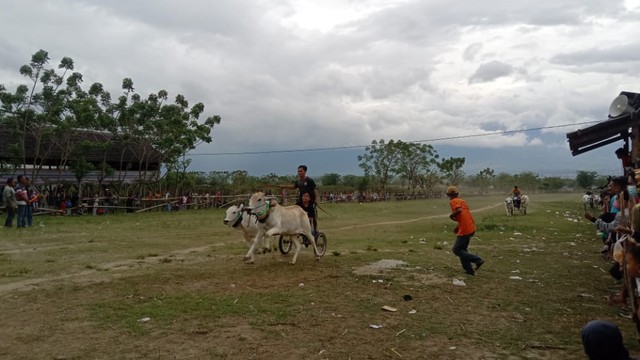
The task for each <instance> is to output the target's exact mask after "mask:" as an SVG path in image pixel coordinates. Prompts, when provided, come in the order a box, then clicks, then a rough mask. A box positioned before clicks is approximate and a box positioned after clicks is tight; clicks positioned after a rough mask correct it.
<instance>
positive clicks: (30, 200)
mask: <svg viewBox="0 0 640 360" xmlns="http://www.w3.org/2000/svg"><path fill="white" fill-rule="evenodd" d="M25 179H26V180H25V181H26V186H25V189H26V190H27V214H26V218H27V226H29V227H31V226H33V207H34V206H37V204H36V202H37V201H38V194H36V192H35V191H34V190H33V189H32V188H31V179H30V178H28V177H25Z"/></svg>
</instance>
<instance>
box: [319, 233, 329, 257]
mask: <svg viewBox="0 0 640 360" xmlns="http://www.w3.org/2000/svg"><path fill="white" fill-rule="evenodd" d="M316 247H317V248H318V256H323V255H324V253H325V252H326V251H327V236H326V235H325V234H324V233H323V232H319V233H318V236H316Z"/></svg>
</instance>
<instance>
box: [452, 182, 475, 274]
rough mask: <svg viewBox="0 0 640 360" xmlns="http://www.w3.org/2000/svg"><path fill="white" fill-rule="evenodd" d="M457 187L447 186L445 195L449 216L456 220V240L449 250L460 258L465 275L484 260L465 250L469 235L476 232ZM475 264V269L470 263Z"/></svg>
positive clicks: (467, 206) (467, 207)
mask: <svg viewBox="0 0 640 360" xmlns="http://www.w3.org/2000/svg"><path fill="white" fill-rule="evenodd" d="M458 194H459V193H458V188H456V187H455V186H449V188H447V196H448V197H449V205H451V214H449V218H450V219H451V220H453V221H457V222H458V226H456V228H455V231H456V235H457V237H456V242H455V244H453V248H452V249H451V251H452V252H453V253H454V254H455V255H456V256H457V257H459V258H460V263H461V264H462V268H463V269H464V271H465V272H466V273H467V275H475V272H476V270H478V269H479V268H480V266H482V264H484V260H483V259H482V258H481V257H480V256H478V255H474V254H471V253H469V252H468V251H467V248H468V247H469V241H470V240H471V237H472V236H473V235H474V234H475V233H476V225H475V221H474V220H473V216H471V211H469V205H467V202H466V201H464V200H462V199H461V198H459V197H458ZM472 263H473V264H476V268H475V270H474V269H473V267H472V266H471V264H472Z"/></svg>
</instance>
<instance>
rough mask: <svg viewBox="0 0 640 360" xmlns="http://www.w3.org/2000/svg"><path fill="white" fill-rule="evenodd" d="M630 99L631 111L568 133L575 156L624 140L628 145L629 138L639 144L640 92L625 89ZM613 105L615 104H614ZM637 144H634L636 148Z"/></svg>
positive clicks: (623, 93) (624, 93)
mask: <svg viewBox="0 0 640 360" xmlns="http://www.w3.org/2000/svg"><path fill="white" fill-rule="evenodd" d="M620 95H624V96H626V97H627V99H628V105H629V107H630V108H629V111H626V112H624V113H623V114H621V115H619V116H616V117H610V118H609V119H608V120H605V121H602V122H600V123H597V124H595V125H592V126H590V127H588V128H584V129H579V130H576V131H573V132H570V133H567V139H568V141H569V148H570V149H571V154H572V155H573V156H576V155H580V154H583V153H585V152H588V151H591V150H594V149H597V148H599V147H602V146H605V145H609V144H612V143H614V142H616V141H620V140H623V141H625V143H626V144H627V145H628V142H629V139H632V140H636V141H632V142H633V143H634V144H637V143H638V141H637V139H635V138H637V137H638V129H639V128H640V111H638V110H639V109H640V94H637V93H632V92H628V91H623V92H621V93H620ZM612 106H613V104H612ZM635 148H636V146H633V149H635Z"/></svg>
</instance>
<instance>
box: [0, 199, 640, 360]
mask: <svg viewBox="0 0 640 360" xmlns="http://www.w3.org/2000/svg"><path fill="white" fill-rule="evenodd" d="M502 200H503V197H470V198H467V201H468V202H469V204H470V206H471V208H472V211H473V214H474V217H475V219H476V223H477V225H478V232H477V234H476V236H477V237H476V238H474V239H473V240H472V241H471V246H470V251H471V252H475V253H478V254H480V255H481V256H482V257H484V258H485V259H486V261H487V262H486V264H485V265H484V266H483V268H482V269H481V270H479V271H478V273H477V275H476V276H475V277H471V276H467V275H464V272H463V271H462V269H461V266H460V264H459V261H458V258H457V257H455V256H454V255H453V254H451V252H450V247H451V245H452V243H453V240H454V235H453V234H452V232H451V230H452V229H453V227H454V225H455V223H454V222H452V221H450V220H449V219H448V217H447V214H448V213H449V208H448V202H447V200H446V199H439V200H428V201H405V202H390V203H375V204H362V205H361V204H349V205H345V204H323V205H322V206H323V208H324V209H325V210H327V212H329V213H331V214H332V215H333V216H332V217H330V216H327V215H325V214H324V213H322V212H321V213H320V216H321V218H320V219H319V222H320V227H321V229H322V230H323V231H324V232H325V233H326V234H327V236H328V241H329V246H328V251H327V253H326V254H325V256H324V257H323V258H322V259H321V260H320V261H318V262H316V261H315V260H314V257H313V251H312V250H311V249H309V248H303V249H302V251H301V252H300V256H299V257H298V262H297V264H296V265H294V266H291V265H289V264H288V262H289V260H290V258H291V255H287V256H284V255H281V254H279V253H278V252H277V251H276V252H272V253H268V254H265V255H258V256H257V257H256V262H255V264H251V265H249V264H244V263H243V262H242V257H243V255H244V253H246V251H247V249H248V246H247V244H246V243H244V242H243V241H242V240H241V239H242V237H241V236H240V234H239V233H237V232H235V231H233V230H231V229H229V228H227V227H226V226H224V225H223V224H222V219H223V218H224V214H223V211H222V210H190V211H182V212H177V213H170V214H168V213H163V212H155V213H147V214H145V213H141V214H128V215H125V214H121V215H108V216H99V217H92V216H83V217H51V216H41V217H36V219H35V220H34V226H33V227H32V228H28V229H24V230H22V231H19V230H17V229H15V228H14V229H1V230H2V231H1V232H0V319H2V326H1V327H0V339H2V340H1V341H0V358H3V359H147V358H149V359H345V360H346V359H584V358H585V356H584V354H583V351H582V347H581V343H580V337H579V332H580V329H581V327H582V326H583V325H584V324H585V323H586V322H587V321H588V320H590V319H594V318H601V319H609V320H613V321H615V322H616V323H618V324H619V326H620V328H621V329H622V331H623V333H624V335H625V340H626V343H627V345H628V347H629V348H630V349H631V350H632V352H633V353H637V352H638V350H639V346H638V343H637V342H636V341H635V333H634V332H633V328H632V324H631V322H630V320H627V319H625V318H623V317H622V316H620V315H619V313H620V311H621V309H620V308H618V307H614V306H609V305H607V303H606V300H605V297H606V296H607V295H609V294H610V293H611V292H613V291H615V290H616V289H617V288H618V287H619V285H618V284H617V283H616V282H615V281H614V280H613V279H612V278H611V276H610V275H609V274H608V273H607V270H608V268H609V264H608V263H607V262H605V261H604V260H602V259H601V258H600V256H599V249H600V247H601V246H602V244H601V242H600V241H599V240H597V239H596V238H595V235H594V234H595V228H594V227H593V225H592V224H591V223H589V222H587V221H584V220H582V218H581V215H582V209H581V202H580V196H579V195H578V194H562V195H558V194H549V195H535V194H534V195H532V196H531V203H532V204H531V205H530V208H529V214H528V215H526V216H525V215H516V216H513V217H507V216H506V215H505V210H504V207H503V203H502ZM390 264H391V265H393V264H400V266H397V267H388V266H385V265H390ZM454 279H458V280H462V281H464V282H465V284H466V286H456V285H454V284H453V280H454ZM406 295H409V296H410V297H411V300H409V301H407V300H405V298H408V297H407V296H406ZM385 305H387V306H390V307H393V308H396V309H397V310H398V311H396V312H389V311H385V310H383V309H382V307H383V306H385ZM372 325H377V326H375V327H376V328H374V327H372Z"/></svg>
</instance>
